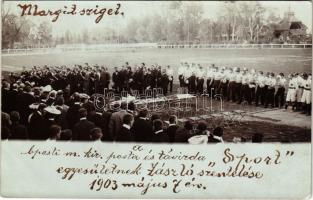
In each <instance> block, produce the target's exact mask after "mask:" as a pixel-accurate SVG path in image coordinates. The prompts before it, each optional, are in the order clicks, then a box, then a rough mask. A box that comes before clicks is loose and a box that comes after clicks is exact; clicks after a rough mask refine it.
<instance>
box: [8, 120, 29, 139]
mask: <svg viewBox="0 0 313 200" xmlns="http://www.w3.org/2000/svg"><path fill="white" fill-rule="evenodd" d="M10 129H11V137H10V139H17V140H26V139H28V132H27V129H26V126H24V125H22V124H20V123H18V122H14V123H12V125H11V128H10Z"/></svg>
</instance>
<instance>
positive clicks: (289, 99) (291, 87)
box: [285, 74, 297, 109]
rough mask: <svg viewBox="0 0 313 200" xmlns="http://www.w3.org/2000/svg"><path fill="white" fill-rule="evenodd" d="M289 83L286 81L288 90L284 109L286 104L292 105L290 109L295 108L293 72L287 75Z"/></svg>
mask: <svg viewBox="0 0 313 200" xmlns="http://www.w3.org/2000/svg"><path fill="white" fill-rule="evenodd" d="M288 78H289V83H288V92H287V97H286V105H285V109H287V108H288V106H292V109H294V108H295V106H296V105H295V101H296V95H297V94H296V86H297V81H296V78H295V77H294V75H293V74H290V75H289V77H288Z"/></svg>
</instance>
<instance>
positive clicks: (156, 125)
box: [150, 119, 169, 143]
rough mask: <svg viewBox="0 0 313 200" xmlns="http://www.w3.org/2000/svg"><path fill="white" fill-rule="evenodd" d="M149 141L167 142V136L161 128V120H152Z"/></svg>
mask: <svg viewBox="0 0 313 200" xmlns="http://www.w3.org/2000/svg"><path fill="white" fill-rule="evenodd" d="M150 141H151V142H155V143H165V142H169V139H168V136H167V134H166V132H165V131H164V130H163V122H162V120H160V119H156V120H154V121H153V134H152V137H151V140H150Z"/></svg>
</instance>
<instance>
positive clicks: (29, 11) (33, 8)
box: [17, 3, 124, 23]
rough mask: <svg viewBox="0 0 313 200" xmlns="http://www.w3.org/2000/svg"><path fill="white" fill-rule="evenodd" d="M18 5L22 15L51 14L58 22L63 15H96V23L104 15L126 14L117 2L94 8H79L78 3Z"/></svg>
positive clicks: (53, 19)
mask: <svg viewBox="0 0 313 200" xmlns="http://www.w3.org/2000/svg"><path fill="white" fill-rule="evenodd" d="M17 7H19V8H20V9H21V16H41V17H43V16H50V17H52V22H56V21H57V20H58V19H59V17H60V16H61V15H72V16H74V15H80V16H96V19H95V23H99V22H100V21H101V20H102V19H103V17H104V15H108V16H118V15H122V16H124V12H122V11H121V7H122V5H121V4H120V3H117V4H116V6H115V7H112V8H104V7H102V8H100V7H99V6H98V5H96V6H95V7H94V8H80V9H79V8H78V7H77V5H76V4H72V5H71V6H63V8H60V9H55V10H51V9H41V8H39V6H38V5H36V4H18V5H17Z"/></svg>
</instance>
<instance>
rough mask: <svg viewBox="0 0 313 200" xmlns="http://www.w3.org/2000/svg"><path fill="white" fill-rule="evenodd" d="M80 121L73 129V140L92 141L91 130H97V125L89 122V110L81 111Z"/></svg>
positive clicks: (82, 109)
mask: <svg viewBox="0 0 313 200" xmlns="http://www.w3.org/2000/svg"><path fill="white" fill-rule="evenodd" d="M79 116H80V121H79V122H78V123H76V124H75V126H74V128H73V140H79V141H90V140H91V137H90V134H91V130H92V129H93V128H95V124H94V123H92V122H91V121H88V120H87V110H86V109H85V108H81V109H79Z"/></svg>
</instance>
